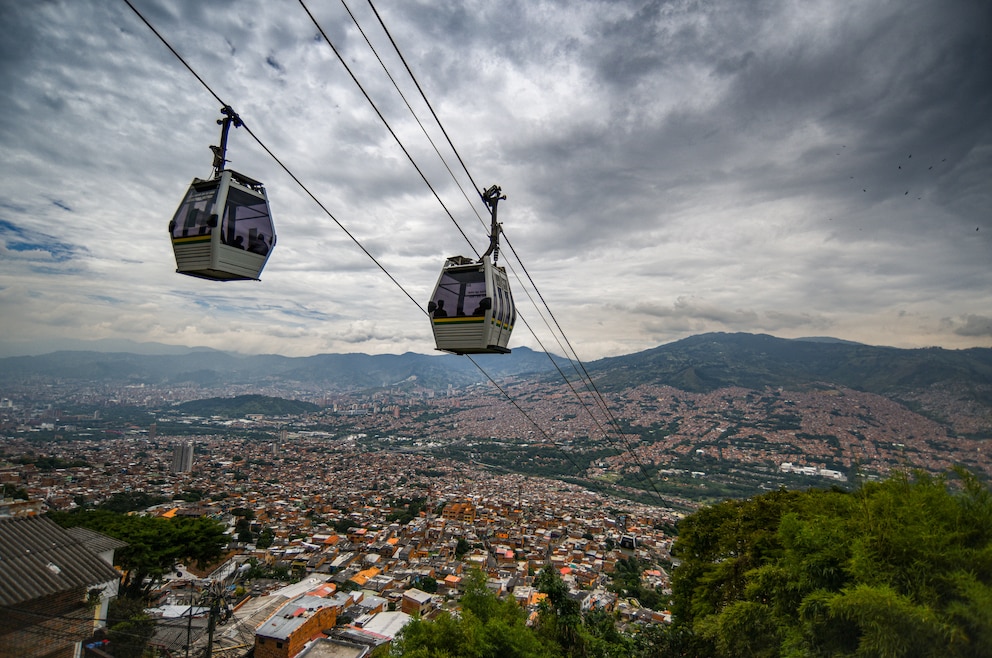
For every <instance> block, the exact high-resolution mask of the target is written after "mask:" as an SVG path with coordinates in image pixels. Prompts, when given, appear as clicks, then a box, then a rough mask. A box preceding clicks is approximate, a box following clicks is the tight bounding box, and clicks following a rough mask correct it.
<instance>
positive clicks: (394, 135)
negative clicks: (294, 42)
mask: <svg viewBox="0 0 992 658" xmlns="http://www.w3.org/2000/svg"><path fill="white" fill-rule="evenodd" d="M298 2H299V3H300V6H301V7H303V11H305V12H306V13H307V16H309V17H310V20H311V22H313V24H314V27H316V28H317V31H318V32H320V36H322V37H323V38H324V41H325V42H326V43H327V45H328V46H330V47H331V50H333V51H334V55H335V56H337V58H338V61H340V62H341V65H342V66H344V69H345V71H347V72H348V75H350V76H351V79H352V80H353V81H354V83H355V84H356V85H358V89H359V91H361V92H362V95H363V96H365V100H367V101H368V102H369V105H371V106H372V109H373V110H375V113H376V114H377V115H378V116H379V119H380V120H381V121H382V123H383V125H385V126H386V130H388V131H389V134H390V135H392V136H393V139H394V140H396V143H397V145H399V147H400V150H401V151H403V154H404V155H405V156H406V157H407V159H408V160H409V161H410V164H412V165H413V168H414V169H416V170H417V173H418V174H420V178H422V179H423V181H424V183H425V184H426V185H427V187H428V188H430V191H431V193H433V194H434V198H435V199H437V202H438V203H439V204H441V207H442V208H444V211H445V212H446V213H447V214H448V217H449V218H450V219H451V221H452V223H453V224H454V225H455V228H457V229H458V232H459V233H461V234H462V237H463V238H465V242H467V243H468V245H469V247H471V248H472V250H473V251H475V253H476V255H478V254H479V252H478V251H476V249H475V246H474V245H473V244H472V241H471V240H469V239H468V236H467V235H466V234H465V231H463V230H462V227H461V226H460V225H459V224H458V220H456V219H455V216H454V215H452V214H451V211H450V210H448V207H447V206H446V205H444V201H442V200H441V197H440V196H439V195H438V193H437V190H435V189H434V186H433V185H431V182H430V180H428V178H427V176H426V175H425V174H424V172H423V171H422V170H421V169H420V166H419V165H417V162H416V161H415V160H414V159H413V156H412V155H410V152H409V151H408V150H407V149H406V147H405V146H403V142H402V141H401V140H400V138H399V136H398V135H397V134H396V132H395V131H394V130H393V128H392V126H390V125H389V122H388V121H386V117H385V116H383V114H382V112H381V111H380V110H379V107H378V106H377V105H376V104H375V101H373V100H372V97H371V96H369V94H368V92H367V91H365V87H363V86H362V83H361V82H359V81H358V78H357V77H356V76H355V74H354V72H352V70H351V67H350V66H348V62H346V61H345V59H344V57H342V56H341V53H340V51H338V49H337V48H336V47H335V46H334V44H333V43H332V42H331V39H330V38H329V37H328V36H327V33H326V32H325V31H324V28H323V27H321V25H320V23H318V22H317V19H316V18H315V17H314V15H313V14H311V13H310V9H308V8H307V5H306V3H305V2H304V1H303V0H298ZM411 299H412V298H411ZM417 305H418V306H419V305H420V304H419V302H417Z"/></svg>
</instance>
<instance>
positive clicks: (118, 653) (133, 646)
mask: <svg viewBox="0 0 992 658" xmlns="http://www.w3.org/2000/svg"><path fill="white" fill-rule="evenodd" d="M154 633H155V620H154V619H152V618H151V617H149V616H148V615H146V614H139V615H136V616H134V617H132V618H131V619H128V620H126V621H121V622H118V623H116V624H114V625H113V626H111V627H110V628H109V629H108V631H107V639H108V640H110V651H111V652H112V653H113V656H114V658H141V657H142V656H143V655H144V653H145V647H146V646H147V644H148V640H150V639H151V637H152V635H153V634H154Z"/></svg>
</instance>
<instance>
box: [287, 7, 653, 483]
mask: <svg viewBox="0 0 992 658" xmlns="http://www.w3.org/2000/svg"><path fill="white" fill-rule="evenodd" d="M367 1H368V4H369V7H370V8H371V9H372V13H373V14H375V17H376V19H377V20H378V21H379V25H380V26H381V27H382V30H383V32H385V34H386V36H387V37H388V38H389V42H390V43H391V44H392V46H393V49H394V50H395V51H396V54H397V56H399V58H400V61H401V62H403V66H404V67H406V71H407V73H408V74H409V76H410V79H411V80H412V81H413V83H414V85H416V87H417V91H419V92H420V96H421V98H422V99H423V100H424V103H425V104H426V105H427V107H428V108H429V109H430V111H431V115H432V116H433V117H434V121H435V122H436V123H437V125H438V128H440V130H441V132H442V133H443V134H444V136H445V138H446V139H447V140H448V145H449V146H450V147H451V150H452V152H453V153H454V154H455V157H457V158H458V162H459V163H461V165H462V169H463V170H464V171H465V175H466V176H468V178H469V180H470V181H471V182H472V185H473V187H475V189H476V190H478V189H479V186H478V185H476V183H475V179H474V178H472V174H471V172H470V171H469V169H468V166H467V165H466V164H465V161H464V159H463V158H462V157H461V154H460V153H459V152H458V149H457V148H456V147H455V145H454V143H453V142H452V140H451V136H450V135H449V134H448V131H447V130H445V128H444V124H443V123H442V122H441V119H440V117H438V115H437V112H435V111H434V106H433V105H431V102H430V100H429V99H428V98H427V95H426V94H425V93H424V90H423V87H421V85H420V82H419V81H418V80H417V76H416V75H415V74H414V72H413V70H412V69H411V68H410V65H409V64H408V63H407V61H406V58H405V57H404V56H403V53H402V52H401V51H400V48H399V45H398V44H397V43H396V40H395V39H394V38H393V35H392V33H391V32H390V31H389V28H388V27H386V24H385V22H384V21H383V20H382V16H380V15H379V12H378V10H376V8H375V5H374V4H373V2H372V0H367ZM301 2H302V0H301ZM341 2H342V4H344V3H345V0H341ZM345 7H346V8H347V5H345ZM348 13H349V15H351V17H352V20H354V21H355V24H356V25H358V21H357V20H355V17H354V15H353V14H351V10H348ZM359 30H360V31H361V32H362V35H363V36H365V32H364V30H362V29H361V27H360V26H359ZM366 42H368V37H366ZM369 47H370V48H372V44H371V43H369ZM372 52H374V53H375V49H374V48H372ZM376 57H377V58H378V57H379V55H378V53H376ZM379 63H380V64H382V59H381V58H380V59H379ZM382 66H383V68H384V69H385V64H382ZM387 75H389V73H388V71H387ZM389 79H390V80H391V81H392V80H393V77H392V76H391V75H389ZM393 85H394V86H396V83H395V81H394V82H393ZM396 89H397V91H398V92H399V87H398V86H397V87H396ZM400 96H401V97H402V98H403V100H404V102H406V97H405V96H403V94H402V92H400ZM406 106H407V108H408V109H410V113H411V114H413V115H414V118H417V117H416V114H415V113H414V112H413V109H412V108H410V104H409V103H406ZM417 123H420V119H419V118H417ZM421 127H423V126H422V125H421ZM424 132H425V134H426V130H425V131H424ZM428 139H430V138H429V137H428ZM431 145H432V146H434V142H433V141H431ZM435 151H437V147H436V146H435ZM438 156H439V157H440V153H438ZM441 160H442V162H444V158H441ZM445 167H447V163H445ZM448 171H449V172H450V171H451V170H450V169H449V170H448ZM459 188H461V186H459ZM473 208H474V206H473ZM477 214H478V213H477ZM479 221H480V222H482V218H481V217H479ZM483 225H485V223H484V222H483ZM503 234H504V236H505V235H506V233H505V232H504V233H503ZM506 242H507V245H508V246H509V247H510V251H511V253H513V256H514V257H515V258H516V260H517V262H518V263H519V264H520V267H521V268H523V270H524V274H526V276H527V279H528V280H529V281H530V283H531V286H533V288H534V291H535V292H536V293H537V295H538V297H540V299H541V302H542V304H543V305H544V308H545V309H547V311H548V314H549V315H550V316H551V318H552V320H553V321H554V323H555V326H556V327H558V331H559V333H560V334H561V336H562V338H563V339H564V340H565V342H566V343H567V344H568V347H569V349H570V350H571V353H572V355H573V356H574V357H575V362H577V363H578V364H579V366H580V367H581V368H582V373H580V372H579V371H578V369H576V374H578V375H579V377H580V378H582V375H583V373H584V374H585V381H586V382H587V384H586V388H587V390H590V392H592V393H593V397H594V398H595V399H596V400H597V402H598V403H599V406H600V409H601V410H602V411H603V412H604V413H605V414H606V416H607V418H608V419H609V421H610V423H611V424H612V425H613V426H614V427H615V429H616V430H617V433H618V434H619V436H620V438H621V440H622V441H623V443H624V445H625V446H626V447H627V451H628V452H629V453H630V455H631V457H633V459H634V461H635V462H636V463H637V465H638V467H639V468H640V470H641V473H642V474H643V476H644V477H645V478H646V479H647V481H648V483H649V484H650V486H651V488H652V489H653V490H654V492H655V493H656V494H657V495H658V496H659V498H660V497H661V493H660V492H659V491H658V489H657V487H656V486H655V485H654V482H653V481H652V479H651V476H650V474H649V473H648V472H647V469H646V468H645V467H644V465H643V464H642V463H641V462H640V459H639V458H638V457H637V455H636V454H635V453H634V452H633V450H632V449H631V448H630V445H629V443H628V442H627V438H626V436H625V435H624V432H623V429H622V428H621V427H620V424H619V422H618V421H617V419H616V417H615V416H614V415H613V413H612V412H611V411H610V409H609V405H608V404H607V403H606V400H605V399H604V398H603V396H602V394H601V393H600V392H599V390H598V389H597V388H596V386H595V384H594V383H593V381H592V378H591V377H590V376H589V372H588V370H586V367H585V365H583V363H582V361H581V360H580V359H579V357H578V354H577V353H576V352H575V350H574V349H573V348H572V345H571V342H570V341H569V340H568V337H567V336H566V335H565V331H564V330H563V329H562V328H561V325H560V324H559V323H558V320H557V318H555V316H554V313H552V311H551V308H550V307H549V306H548V304H547V302H546V301H545V299H544V296H543V295H542V294H541V291H540V290H539V289H538V287H537V283H536V282H535V281H534V279H533V278H532V277H531V275H530V272H528V271H527V267H526V265H524V262H523V260H522V259H521V258H520V256H519V254H517V252H516V250H515V249H514V248H513V245H512V243H511V242H510V239H509V237H507V238H506ZM510 269H511V271H513V272H514V276H516V271H515V270H513V267H512V266H511V268H510ZM517 280H518V281H519V280H520V279H519V277H517ZM521 287H522V288H523V289H524V291H525V292H527V290H526V287H524V286H523V283H522V282H521ZM527 294H528V297H529V296H530V293H529V292H527ZM532 303H533V300H532ZM534 307H535V308H538V307H537V304H534ZM538 315H540V316H541V318H542V320H543V319H544V315H543V314H542V313H541V312H540V309H538ZM520 318H521V320H523V321H524V324H525V325H526V326H527V328H528V330H529V331H530V332H531V334H532V335H533V336H534V338H535V339H536V340H537V341H538V344H540V345H541V349H542V350H544V352H545V354H547V355H548V358H549V359H551V363H552V365H554V367H555V369H556V370H558V372H559V374H561V376H562V379H564V380H565V382H566V383H567V384H568V385H569V388H571V389H572V391H573V393H575V395H576V399H578V400H579V402H580V404H582V406H583V408H586V405H585V402H584V401H583V400H582V399H581V397H580V396H579V395H578V393H577V392H576V391H575V389H574V387H572V385H571V382H569V380H568V378H567V377H566V376H565V374H564V373H563V372H562V371H561V369H560V368H559V367H558V364H557V363H556V362H555V360H554V357H553V356H551V354H550V353H549V352H548V351H547V349H546V348H545V347H544V345H543V343H541V341H540V339H539V338H538V337H537V334H536V332H534V330H533V328H532V327H531V326H530V324H529V323H527V321H526V319H524V317H523V315H522V314H521V315H520ZM545 324H546V325H547V321H546V320H545ZM548 329H549V331H551V334H552V336H554V337H555V339H556V340H557V336H556V335H555V333H554V331H553V330H551V327H550V325H549V326H548ZM558 344H559V346H561V347H562V351H564V352H566V358H568V359H569V362H572V357H570V356H568V353H567V352H568V350H565V348H564V346H563V345H562V344H561V341H558ZM572 367H573V368H575V365H574V363H573V365H572ZM586 409H587V408H586ZM587 411H588V409H587ZM589 416H590V418H592V419H593V422H594V423H595V424H596V425H597V427H598V428H599V429H600V431H602V432H603V435H604V436H605V437H606V438H607V440H608V441H610V443H611V444H612V440H611V439H609V433H608V432H607V431H606V430H605V429H603V427H602V425H600V423H599V420H598V419H596V418H595V416H594V415H593V414H592V413H589Z"/></svg>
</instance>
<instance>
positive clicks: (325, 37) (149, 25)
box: [124, 0, 660, 496]
mask: <svg viewBox="0 0 992 658" xmlns="http://www.w3.org/2000/svg"><path fill="white" fill-rule="evenodd" d="M124 3H125V4H126V5H127V6H128V7H129V8H130V9H131V11H132V12H134V13H135V15H137V16H138V18H139V19H141V21H142V22H143V23H144V24H145V25H146V26H147V27H148V28H149V29H150V30H151V31H152V33H153V34H155V36H156V37H157V38H158V39H159V40H160V41H161V42H162V43H163V45H165V46H166V48H168V49H169V51H170V52H171V53H172V54H173V55H174V56H175V57H176V58H177V59H178V60H179V61H180V62H181V63H182V64H183V66H185V67H186V69H187V70H188V71H189V72H190V73H191V74H192V75H193V76H194V77H195V78H196V79H197V81H198V82H200V84H201V85H202V86H203V87H204V88H205V89H206V90H207V91H208V92H209V93H210V94H211V95H212V96H213V97H214V98H215V99H216V100H217V101H218V102H219V103H221V105H222V106H224V107H229V105H228V104H227V103H225V102H224V100H223V99H222V98H221V97H220V96H219V95H218V94H217V93H216V92H215V91H214V90H213V89H212V88H211V87H210V85H209V84H208V83H207V82H206V81H205V80H204V79H203V78H202V77H201V76H200V75H199V74H197V73H196V71H195V70H194V69H193V67H192V66H190V64H189V63H188V62H186V60H185V59H184V58H183V57H182V56H181V55H180V54H179V53H178V52H177V51H176V50H175V48H173V47H172V45H171V44H169V42H168V41H167V40H166V39H165V37H163V36H162V34H161V33H159V32H158V30H156V29H155V27H154V26H153V25H152V24H151V23H150V22H149V21H148V20H147V19H146V18H145V17H144V16H143V15H142V14H141V12H140V11H138V9H137V8H136V7H135V6H134V5H133V4H132V3H131V2H130V0H124ZM299 3H300V5H301V6H302V7H303V9H304V11H306V13H307V15H308V16H309V17H310V19H311V21H312V22H313V23H314V25H315V26H316V27H317V29H318V31H319V32H320V34H321V36H322V37H323V38H324V40H325V42H326V43H327V44H328V46H330V47H331V49H332V50H333V51H334V53H335V55H336V56H337V57H338V59H339V61H340V62H341V63H342V65H343V66H344V67H345V69H346V70H347V72H348V74H349V75H350V76H351V77H352V80H353V81H354V82H355V84H356V85H358V87H359V89H360V90H361V91H362V94H363V95H364V96H365V98H366V99H367V100H368V101H369V103H370V104H371V105H372V107H373V109H374V110H375V112H376V114H377V115H378V116H379V118H380V119H381V120H382V121H383V123H384V124H385V126H386V128H387V129H388V130H389V132H390V134H392V136H393V138H394V139H395V140H396V142H397V144H398V145H399V146H400V148H401V149H402V150H403V152H404V154H405V155H406V156H407V158H408V159H409V160H410V162H411V164H413V166H414V168H415V169H416V170H417V172H418V173H419V174H420V176H421V178H422V179H423V180H424V182H425V183H426V184H427V186H428V187H429V188H430V189H431V191H432V193H433V194H434V196H435V198H437V200H438V202H439V203H440V204H441V206H442V208H444V210H445V211H446V212H447V214H448V216H449V217H450V218H451V220H452V222H453V223H454V224H455V226H456V227H457V228H458V230H459V232H460V233H461V234H462V237H464V238H465V240H466V241H467V242H468V243H469V245H470V246H472V243H471V241H470V240H469V239H468V237H467V236H466V235H465V232H464V231H463V230H462V229H461V226H460V225H459V224H458V222H457V221H456V220H455V218H454V216H453V215H452V214H451V212H450V211H449V210H448V208H447V206H445V205H444V202H443V201H442V200H441V199H440V196H439V195H438V194H437V192H436V190H434V188H433V186H432V185H431V184H430V181H429V180H428V179H427V178H426V176H425V175H424V173H423V171H422V170H421V169H420V167H419V166H418V165H417V164H416V162H415V161H414V160H413V158H412V156H411V155H410V153H409V151H407V149H406V148H405V147H404V146H403V144H402V142H401V141H400V139H399V137H398V136H397V135H396V133H395V132H394V131H393V129H392V127H391V126H389V123H388V122H387V121H386V119H385V117H384V116H383V115H382V113H381V112H380V111H379V109H378V107H377V106H376V105H375V103H374V102H373V101H372V99H371V97H370V96H369V95H368V93H367V92H366V91H365V89H364V87H362V85H361V83H360V82H359V81H358V79H357V77H356V76H355V75H354V73H353V72H352V71H351V68H350V67H349V66H348V65H347V63H346V62H345V60H344V58H343V57H342V56H341V54H340V52H339V51H338V50H337V48H335V46H334V44H333V43H332V42H331V41H330V39H329V38H328V37H327V34H326V32H325V31H324V30H323V28H322V27H321V26H320V24H319V23H318V22H317V20H316V18H315V17H314V16H313V14H312V13H311V12H310V10H309V9H308V8H307V6H306V4H305V3H304V1H303V0H299ZM373 10H374V8H373ZM349 13H350V11H349ZM376 15H377V16H378V13H377V14H376ZM380 21H381V19H380ZM390 38H391V37H390ZM394 45H395V44H394ZM401 57H402V55H401ZM380 61H381V60H380ZM404 64H405V60H404ZM417 86H418V89H420V86H419V84H418V85H417ZM421 93H423V92H422V90H421ZM424 100H425V102H426V97H425V99H424ZM431 111H432V113H433V108H431ZM435 118H437V117H436V114H435ZM241 125H242V127H244V128H245V130H246V132H248V134H249V135H251V137H252V138H253V139H254V140H255V142H256V143H257V144H258V145H259V146H260V147H261V148H262V149H263V150H264V151H265V152H266V153H267V154H268V155H269V156H270V157H271V158H272V159H273V160H274V161H275V162H276V163H277V164H278V165H279V166H280V167H281V168H282V169H283V171H285V172H286V174H287V175H289V176H290V178H291V179H292V180H293V181H294V182H296V184H297V185H299V186H300V188H301V189H302V190H303V191H304V192H305V193H306V194H307V195H308V196H309V197H310V198H311V199H312V200H313V201H314V202H315V203H316V204H317V205H318V207H320V209H321V210H323V211H324V213H325V214H326V215H327V216H328V217H330V218H331V220H333V221H334V223H335V224H337V226H338V227H339V228H340V229H341V230H342V231H344V233H345V234H346V235H347V236H348V237H349V238H350V239H351V240H352V242H354V243H355V244H356V245H357V246H358V247H359V248H360V249H361V250H362V251H363V252H364V253H365V254H366V255H367V256H368V257H369V258H370V259H371V260H372V261H373V262H374V263H375V264H376V265H377V266H378V267H379V269H380V270H382V272H383V273H384V274H386V276H387V277H389V279H390V280H391V281H392V282H393V283H394V284H395V285H396V286H397V287H398V288H399V289H400V290H401V291H402V292H403V293H404V294H405V295H406V296H407V297H408V298H409V299H410V301H412V302H413V303H414V304H415V305H416V306H417V308H419V309H420V310H421V311H422V312H424V313H426V311H425V309H424V308H423V307H422V306H421V305H420V303H419V302H418V301H417V300H416V299H415V298H414V297H413V296H412V295H411V294H410V293H409V292H408V291H407V290H406V288H404V287H403V285H402V284H401V283H400V282H399V281H398V280H397V279H396V278H395V277H394V276H393V275H392V274H391V273H390V272H389V271H388V270H387V269H386V268H385V266H383V265H382V264H381V263H380V262H379V261H378V260H377V259H376V258H375V256H373V255H372V253H371V252H369V251H368V249H366V248H365V246H364V245H363V244H362V243H361V242H360V241H359V240H358V239H357V238H356V237H355V236H354V235H353V234H352V233H351V232H350V231H349V230H348V229H347V228H346V227H345V226H344V225H343V224H342V223H341V222H340V221H339V220H338V219H337V218H336V217H335V216H334V215H333V213H331V212H330V210H328V209H327V207H326V206H324V204H323V203H322V202H321V201H320V200H319V199H318V198H317V197H316V196H315V195H314V194H313V193H312V192H311V191H310V190H309V188H308V187H307V186H306V185H305V184H304V183H303V182H302V181H301V180H300V179H299V178H298V177H297V176H296V175H295V174H294V173H293V172H292V171H291V170H290V169H289V167H288V166H287V165H286V164H284V163H283V162H282V160H281V159H280V158H279V157H278V156H276V154H275V153H274V152H273V151H272V150H271V149H269V148H268V146H266V145H265V144H264V143H263V142H262V140H261V139H260V138H259V137H258V136H257V135H256V134H255V133H254V132H253V131H252V130H251V128H250V127H249V126H248V125H247V124H246V123H244V121H243V120H242V123H241ZM439 126H440V123H439ZM440 127H441V130H442V132H444V133H445V136H446V137H447V136H448V135H447V132H446V131H444V128H443V126H440ZM449 143H450V138H449ZM439 155H440V154H439ZM456 155H457V151H456ZM457 157H458V159H459V162H461V163H462V166H463V167H464V166H465V165H464V161H463V160H462V159H461V156H460V155H458V156H457ZM449 171H450V170H449ZM466 174H467V175H468V176H469V178H470V180H471V174H469V172H468V170H467V168H466ZM473 185H474V181H473ZM480 219H481V218H480ZM473 250H474V247H473ZM476 253H478V252H476ZM514 255H515V256H517V254H516V252H514ZM517 260H518V262H520V263H521V266H523V263H522V261H520V259H519V256H517ZM531 281H532V283H533V279H531ZM535 289H536V286H535ZM542 300H543V297H542ZM545 305H546V303H545ZM549 312H550V309H549ZM525 324H526V322H525ZM528 328H529V329H530V330H531V333H534V332H533V329H531V328H530V327H529V325H528ZM535 338H536V334H535ZM566 340H567V339H566ZM539 342H540V341H539ZM549 357H550V355H549ZM552 362H554V360H553V358H552ZM473 364H474V365H475V366H476V367H477V368H478V369H479V370H480V371H481V372H482V373H483V374H484V375H485V376H486V377H487V378H488V379H489V380H490V381H491V382H493V384H494V385H495V381H494V380H493V378H492V377H491V376H490V375H489V374H488V373H487V372H486V371H485V370H484V369H483V368H482V367H481V366H479V364H478V363H476V362H475V361H474V360H473ZM556 368H557V364H556ZM559 373H561V370H560V369H559ZM561 374H562V376H563V378H564V374H563V373H561ZM565 380H566V382H567V381H568V379H567V378H565ZM497 389H498V390H500V392H501V393H502V394H503V395H504V396H505V397H507V399H508V400H509V401H510V402H511V403H512V404H513V405H514V406H515V407H516V408H517V409H518V410H519V411H520V412H521V413H522V414H523V415H524V416H525V417H526V418H527V419H528V420H529V421H530V422H531V423H533V424H534V425H535V426H536V427H538V428H539V429H541V428H540V426H539V425H538V424H537V423H536V422H535V421H534V420H533V419H532V418H531V417H530V416H529V415H528V414H527V413H526V412H525V411H524V410H523V409H522V408H521V407H520V405H519V404H517V403H516V401H514V400H513V399H512V398H511V397H510V396H509V395H508V394H507V393H506V392H505V391H504V390H503V389H502V388H501V387H499V386H498V385H497ZM573 391H574V389H573ZM577 397H578V396H577ZM579 399H580V402H581V398H579ZM583 404H584V403H583ZM542 433H544V432H543V430H542ZM544 434H545V436H548V438H549V439H550V436H549V435H547V434H546V433H544ZM604 434H605V432H604ZM552 443H553V444H554V445H556V447H559V450H561V452H562V453H563V454H565V455H566V456H567V453H566V452H565V451H564V450H562V449H561V448H560V446H558V444H557V443H556V442H554V441H553V439H552ZM631 454H632V456H634V458H635V460H636V455H633V453H631ZM567 458H568V460H569V461H570V462H571V463H572V465H573V466H574V467H575V468H576V469H577V474H578V472H580V470H581V469H579V467H578V465H577V464H575V462H574V460H572V459H571V457H570V456H567ZM589 481H590V482H593V480H589ZM652 486H653V485H652ZM655 491H656V493H657V489H655ZM659 496H660V494H659Z"/></svg>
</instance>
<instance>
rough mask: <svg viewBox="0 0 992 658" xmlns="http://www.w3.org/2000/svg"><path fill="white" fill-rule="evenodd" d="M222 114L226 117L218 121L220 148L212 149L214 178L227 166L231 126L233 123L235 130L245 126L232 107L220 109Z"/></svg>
mask: <svg viewBox="0 0 992 658" xmlns="http://www.w3.org/2000/svg"><path fill="white" fill-rule="evenodd" d="M220 113H221V114H223V115H224V118H223V119H217V124H218V125H219V126H220V146H211V147H210V150H211V151H212V152H213V154H214V165H213V166H214V178H217V177H218V176H220V172H222V171H224V166H225V165H226V164H227V133H228V131H229V130H230V129H231V124H232V123H233V124H234V127H235V128H240V127H241V126H243V125H244V122H243V121H242V120H241V117H239V116H238V113H237V112H235V111H234V109H233V108H232V107H231V106H230V105H225V106H224V107H222V108H220Z"/></svg>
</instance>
